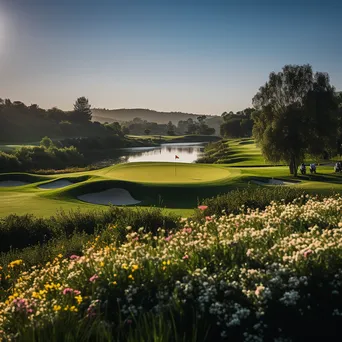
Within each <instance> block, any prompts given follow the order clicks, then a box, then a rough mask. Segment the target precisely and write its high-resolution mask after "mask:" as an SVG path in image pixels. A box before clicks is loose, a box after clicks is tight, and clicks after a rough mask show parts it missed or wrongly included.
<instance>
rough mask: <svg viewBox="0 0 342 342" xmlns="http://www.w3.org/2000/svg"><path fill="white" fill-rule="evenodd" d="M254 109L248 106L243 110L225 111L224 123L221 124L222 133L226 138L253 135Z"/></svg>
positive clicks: (223, 115)
mask: <svg viewBox="0 0 342 342" xmlns="http://www.w3.org/2000/svg"><path fill="white" fill-rule="evenodd" d="M254 111H255V110H254V109H252V108H246V109H244V110H242V111H239V112H236V113H233V112H229V113H227V112H224V113H223V114H222V118H223V120H224V121H223V123H222V124H221V126H220V134H221V135H222V136H224V137H226V138H242V137H250V136H251V135H252V129H253V120H252V115H253V113H254Z"/></svg>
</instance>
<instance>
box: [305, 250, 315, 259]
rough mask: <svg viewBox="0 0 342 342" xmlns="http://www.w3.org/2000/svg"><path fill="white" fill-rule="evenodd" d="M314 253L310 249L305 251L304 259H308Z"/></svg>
mask: <svg viewBox="0 0 342 342" xmlns="http://www.w3.org/2000/svg"><path fill="white" fill-rule="evenodd" d="M312 253H313V251H312V250H311V249H308V250H307V251H305V252H304V253H303V255H304V258H308V257H309V255H310V254H312Z"/></svg>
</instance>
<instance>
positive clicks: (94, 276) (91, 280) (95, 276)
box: [89, 274, 99, 283]
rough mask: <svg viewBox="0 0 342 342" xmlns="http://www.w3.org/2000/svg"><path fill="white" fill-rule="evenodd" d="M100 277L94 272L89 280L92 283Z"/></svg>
mask: <svg viewBox="0 0 342 342" xmlns="http://www.w3.org/2000/svg"><path fill="white" fill-rule="evenodd" d="M98 278H99V276H98V275H97V274H94V275H93V276H92V277H90V278H89V281H90V282H92V283H95V280H96V279H98Z"/></svg>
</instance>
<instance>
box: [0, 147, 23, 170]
mask: <svg viewBox="0 0 342 342" xmlns="http://www.w3.org/2000/svg"><path fill="white" fill-rule="evenodd" d="M20 169H21V164H20V162H19V160H18V158H17V157H16V156H15V155H13V154H8V153H5V152H1V151H0V172H6V171H19V170H20Z"/></svg>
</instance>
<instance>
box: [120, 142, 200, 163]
mask: <svg viewBox="0 0 342 342" xmlns="http://www.w3.org/2000/svg"><path fill="white" fill-rule="evenodd" d="M204 146H205V143H202V142H199V143H169V144H161V145H160V146H157V147H133V148H122V149H120V151H121V152H122V153H123V155H122V156H121V157H120V161H121V163H132V162H174V161H177V162H180V163H194V162H195V161H196V160H197V159H198V158H199V157H200V156H201V155H202V153H203V151H204ZM176 156H177V157H178V158H176Z"/></svg>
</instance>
